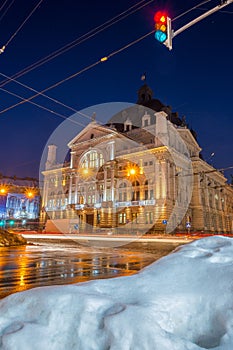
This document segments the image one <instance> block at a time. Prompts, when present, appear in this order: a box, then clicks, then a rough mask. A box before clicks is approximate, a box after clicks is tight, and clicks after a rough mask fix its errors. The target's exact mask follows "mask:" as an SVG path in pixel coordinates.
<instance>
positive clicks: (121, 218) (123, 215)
mask: <svg viewBox="0 0 233 350" xmlns="http://www.w3.org/2000/svg"><path fill="white" fill-rule="evenodd" d="M118 219H119V224H125V223H126V213H120V214H119V216H118Z"/></svg>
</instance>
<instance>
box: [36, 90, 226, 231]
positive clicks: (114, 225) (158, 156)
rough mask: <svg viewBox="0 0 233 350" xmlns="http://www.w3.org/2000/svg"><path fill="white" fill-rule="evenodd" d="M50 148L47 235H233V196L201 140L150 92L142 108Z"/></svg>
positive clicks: (44, 198)
mask: <svg viewBox="0 0 233 350" xmlns="http://www.w3.org/2000/svg"><path fill="white" fill-rule="evenodd" d="M68 146H69V149H70V156H71V159H70V162H69V164H65V165H64V164H61V165H59V164H57V163H56V146H55V145H50V146H49V150H48V159H47V162H46V168H45V171H44V172H43V175H44V189H43V195H42V208H43V210H42V220H46V222H47V223H46V230H47V231H62V232H80V233H81V232H85V233H86V232H90V233H93V232H102V233H104V232H107V233H109V232H111V233H122V234H124V233H136V234H138V233H139V234H145V233H147V234H150V233H161V232H162V233H165V232H167V233H172V232H175V231H187V230H188V231H189V230H192V231H198V232H214V233H217V232H219V233H220V232H221V233H232V222H233V189H232V187H231V186H230V185H228V184H227V182H226V178H225V177H224V175H223V174H222V173H221V172H219V171H218V170H216V169H214V168H213V167H212V166H211V165H210V164H208V163H206V162H205V161H204V160H203V159H202V158H201V156H200V152H201V148H200V146H199V145H198V143H197V140H196V135H195V133H194V132H193V131H192V130H190V129H189V128H188V126H187V124H186V121H185V118H182V119H180V118H179V117H178V115H177V113H172V112H171V109H170V108H169V107H168V106H165V105H163V104H162V103H161V102H160V101H159V100H156V99H153V98H152V90H151V89H150V88H149V87H148V86H147V85H143V86H142V87H141V89H140V90H139V92H138V101H137V104H136V105H135V106H133V107H129V108H127V109H125V110H123V111H121V112H119V113H117V114H116V115H114V116H111V118H110V120H109V122H108V123H107V124H106V125H100V124H98V123H97V122H96V121H92V122H91V123H90V124H89V125H87V126H86V127H85V128H84V129H83V130H82V131H81V132H80V133H79V134H78V135H77V136H76V137H75V138H73V139H72V140H71V141H70V142H69V144H68Z"/></svg>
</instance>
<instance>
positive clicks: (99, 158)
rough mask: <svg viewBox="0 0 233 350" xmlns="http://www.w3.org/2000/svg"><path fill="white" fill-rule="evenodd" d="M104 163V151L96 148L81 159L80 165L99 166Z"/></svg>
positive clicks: (87, 166)
mask: <svg viewBox="0 0 233 350" xmlns="http://www.w3.org/2000/svg"><path fill="white" fill-rule="evenodd" d="M103 164H104V157H103V154H102V153H99V152H97V151H96V150H91V151H89V152H87V153H86V154H85V155H84V156H83V157H82V159H81V164H80V167H81V168H84V169H88V168H98V167H100V166H102V165H103Z"/></svg>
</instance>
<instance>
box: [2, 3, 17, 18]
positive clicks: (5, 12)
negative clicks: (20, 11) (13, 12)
mask: <svg viewBox="0 0 233 350" xmlns="http://www.w3.org/2000/svg"><path fill="white" fill-rule="evenodd" d="M14 2H15V0H12V1H11V3H10V5H8V7H7V8H6V9H5V11H4V12H3V14H2V15H1V16H0V21H1V20H2V19H3V17H4V16H5V15H6V14H7V12H8V11H9V9H10V8H11V6H12V5H13V3H14ZM5 3H6V2H5Z"/></svg>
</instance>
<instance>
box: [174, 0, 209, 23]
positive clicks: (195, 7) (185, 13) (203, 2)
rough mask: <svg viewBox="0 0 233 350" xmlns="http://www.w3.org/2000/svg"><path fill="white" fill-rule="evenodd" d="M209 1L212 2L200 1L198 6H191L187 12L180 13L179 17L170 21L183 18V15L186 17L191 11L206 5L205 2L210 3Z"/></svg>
mask: <svg viewBox="0 0 233 350" xmlns="http://www.w3.org/2000/svg"><path fill="white" fill-rule="evenodd" d="M210 1H212V0H205V1H202V2H201V3H200V4H198V5H195V6H193V7H192V8H191V9H189V10H187V11H184V12H183V13H181V14H180V15H178V16H176V17H175V18H173V19H172V21H175V20H176V19H178V18H181V17H183V16H184V15H187V14H188V13H189V12H191V11H193V10H195V9H197V8H198V7H200V6H202V5H204V4H206V3H207V2H210Z"/></svg>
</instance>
